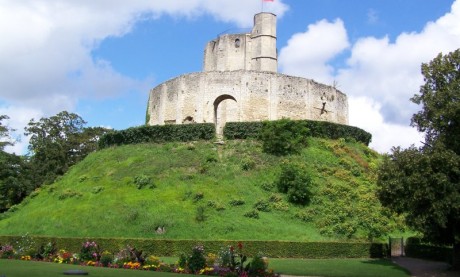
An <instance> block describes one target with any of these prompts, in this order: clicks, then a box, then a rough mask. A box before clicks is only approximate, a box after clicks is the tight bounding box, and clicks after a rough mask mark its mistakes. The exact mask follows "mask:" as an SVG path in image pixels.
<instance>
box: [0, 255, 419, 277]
mask: <svg viewBox="0 0 460 277" xmlns="http://www.w3.org/2000/svg"><path fill="white" fill-rule="evenodd" d="M269 267H270V268H272V269H273V270H274V271H275V272H277V273H281V274H286V275H301V276H324V277H327V276H331V277H348V276H349V277H368V276H369V277H371V276H372V277H379V276H382V277H387V276H392V277H407V276H410V275H409V274H408V273H407V271H406V270H404V269H402V268H401V267H399V266H397V265H395V264H393V263H392V262H391V261H390V260H373V259H324V260H323V259H317V260H302V259H270V262H269ZM70 269H82V270H85V271H87V272H89V275H90V276H98V277H105V276H107V277H109V276H110V277H123V276H133V277H138V276H139V277H141V276H153V277H160V276H168V277H175V276H176V277H177V276H182V277H185V276H192V275H185V274H173V273H163V272H152V271H140V270H127V269H109V268H96V267H82V266H74V265H64V264H55V263H45V262H30V261H29V262H25V261H18V260H0V276H2V275H4V276H8V277H9V276H15V277H22V276H32V275H33V276H37V277H41V276H43V277H45V276H46V277H48V276H49V277H53V276H63V272H64V271H66V270H70Z"/></svg>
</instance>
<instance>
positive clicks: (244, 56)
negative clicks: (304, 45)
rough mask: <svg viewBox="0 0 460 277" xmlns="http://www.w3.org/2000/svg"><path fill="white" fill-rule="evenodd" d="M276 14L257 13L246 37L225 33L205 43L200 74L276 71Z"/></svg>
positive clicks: (244, 35)
mask: <svg viewBox="0 0 460 277" xmlns="http://www.w3.org/2000/svg"><path fill="white" fill-rule="evenodd" d="M277 58H278V57H277V51H276V15H274V14H272V13H259V14H256V15H255V16H254V27H253V29H252V31H251V33H247V34H225V35H222V36H219V37H218V38H216V39H214V40H211V41H210V42H208V43H207V45H206V47H205V50H204V60H203V71H205V72H209V71H234V70H257V71H270V72H277V70H278V60H277Z"/></svg>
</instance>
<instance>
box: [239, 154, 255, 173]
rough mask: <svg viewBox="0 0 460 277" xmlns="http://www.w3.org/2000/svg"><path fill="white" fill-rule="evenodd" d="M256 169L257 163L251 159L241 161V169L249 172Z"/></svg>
mask: <svg viewBox="0 0 460 277" xmlns="http://www.w3.org/2000/svg"><path fill="white" fill-rule="evenodd" d="M255 167H256V162H255V161H254V160H253V159H252V158H251V157H244V158H243V159H242V161H241V169H242V170H244V171H249V170H251V169H254V168H255Z"/></svg>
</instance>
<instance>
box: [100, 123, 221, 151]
mask: <svg viewBox="0 0 460 277" xmlns="http://www.w3.org/2000/svg"><path fill="white" fill-rule="evenodd" d="M214 137H215V127H214V124H212V123H201V124H180V125H157V126H139V127H132V128H128V129H125V130H120V131H112V132H109V133H107V134H104V135H103V136H102V137H101V138H100V139H99V148H100V149H102V148H106V147H110V146H115V145H123V144H135V143H146V142H156V143H162V142H173V141H194V140H211V139H213V138H214Z"/></svg>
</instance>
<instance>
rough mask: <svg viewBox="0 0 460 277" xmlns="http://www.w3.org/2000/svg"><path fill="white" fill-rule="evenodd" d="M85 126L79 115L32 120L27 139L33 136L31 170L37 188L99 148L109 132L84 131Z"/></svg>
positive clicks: (30, 143) (27, 130)
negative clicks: (99, 143) (100, 140)
mask: <svg viewBox="0 0 460 277" xmlns="http://www.w3.org/2000/svg"><path fill="white" fill-rule="evenodd" d="M85 124H86V121H84V120H83V118H81V117H80V116H79V115H77V114H74V113H69V112H66V111H62V112H60V113H58V114H56V115H54V116H51V117H49V118H41V119H40V120H38V121H35V120H34V119H31V120H30V122H29V123H28V125H27V127H26V128H25V135H26V136H30V141H29V150H30V152H31V153H32V157H31V160H30V166H31V170H32V180H33V184H34V186H35V187H39V186H41V185H42V184H43V183H44V182H46V183H51V182H52V181H54V180H55V179H56V177H57V176H61V175H63V174H64V173H65V172H67V170H68V169H69V167H70V166H72V165H74V164H76V163H77V162H79V161H81V160H82V159H83V158H84V157H86V156H87V155H88V154H89V153H90V152H92V151H94V150H95V149H96V148H97V141H98V139H99V137H100V136H101V135H103V134H104V133H106V132H107V131H108V130H107V129H105V128H101V127H96V128H85Z"/></svg>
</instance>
